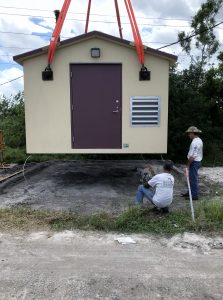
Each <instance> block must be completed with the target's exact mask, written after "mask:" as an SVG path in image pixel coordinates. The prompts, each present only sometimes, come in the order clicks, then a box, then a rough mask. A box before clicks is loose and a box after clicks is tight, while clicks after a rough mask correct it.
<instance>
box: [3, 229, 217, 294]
mask: <svg viewBox="0 0 223 300" xmlns="http://www.w3.org/2000/svg"><path fill="white" fill-rule="evenodd" d="M118 237H123V235H114V234H100V233H96V232H80V231H64V232H60V233H50V232H33V233H31V234H29V235H24V234H21V235H18V234H17V235H13V234H0V257H1V259H0V268H1V273H0V299H1V300H12V299H16V300H17V299H18V300H31V299H35V300H51V299H52V300H61V299H64V300H73V299H78V300H84V299H86V300H93V299H103V300H122V299H123V300H126V299H128V300H144V299H145V300H158V299H163V300H164V299H165V300H179V299H181V300H191V299H193V300H203V299H207V300H221V299H222V295H223V281H222V278H223V259H222V256H223V255H222V254H223V250H222V248H223V244H222V243H223V239H222V238H220V237H215V238H206V237H204V236H200V235H195V234H188V233H186V234H183V235H176V236H174V237H172V238H171V239H167V238H155V237H152V236H145V235H131V236H130V237H131V238H132V239H133V240H134V241H135V242H136V244H127V245H122V244H119V243H118V242H117V241H115V240H116V239H117V238H118Z"/></svg>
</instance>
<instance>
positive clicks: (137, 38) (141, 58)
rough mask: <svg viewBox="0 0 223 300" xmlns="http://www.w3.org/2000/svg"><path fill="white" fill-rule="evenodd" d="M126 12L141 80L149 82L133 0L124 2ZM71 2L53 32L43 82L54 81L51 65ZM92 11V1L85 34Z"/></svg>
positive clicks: (67, 1) (116, 5)
mask: <svg viewBox="0 0 223 300" xmlns="http://www.w3.org/2000/svg"><path fill="white" fill-rule="evenodd" d="M114 2H115V9H116V16H117V22H118V28H119V34H120V37H121V38H123V36H122V28H121V19H120V14H119V7H118V0H114ZM124 2H125V6H126V10H127V13H128V17H129V20H130V24H131V28H132V33H133V37H134V41H135V46H136V51H137V55H138V59H139V62H140V64H141V65H142V68H141V71H140V80H149V79H150V74H149V71H147V68H146V67H145V66H144V47H143V43H142V39H141V36H140V33H139V29H138V25H137V22H136V19H135V15H134V11H133V7H132V4H131V0H124ZM70 3H71V0H65V1H64V4H63V7H62V9H61V12H60V14H59V16H58V18H57V21H56V26H55V29H54V31H53V34H52V37H51V40H50V45H49V49H48V65H47V67H46V69H45V71H43V72H42V79H43V80H53V71H52V70H51V67H50V65H51V64H52V62H53V58H54V54H55V50H56V46H57V43H58V41H59V37H60V32H61V30H62V27H63V23H64V20H65V17H66V14H67V11H68V8H69V6H70ZM90 10H91V0H89V1H88V9H87V18H86V24H85V33H87V32H88V24H89V17H90Z"/></svg>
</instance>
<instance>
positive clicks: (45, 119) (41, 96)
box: [20, 36, 173, 153]
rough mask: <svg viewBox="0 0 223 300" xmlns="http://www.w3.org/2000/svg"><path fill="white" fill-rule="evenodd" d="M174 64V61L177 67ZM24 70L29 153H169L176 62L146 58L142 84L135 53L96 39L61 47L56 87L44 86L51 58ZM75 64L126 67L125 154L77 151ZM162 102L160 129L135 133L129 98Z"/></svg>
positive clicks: (34, 59) (34, 60)
mask: <svg viewBox="0 0 223 300" xmlns="http://www.w3.org/2000/svg"><path fill="white" fill-rule="evenodd" d="M94 47H97V48H100V50H101V57H100V58H97V59H95V58H92V57H91V55H90V49H91V48H94ZM172 62H173V61H172ZM20 63H22V64H23V66H24V94H25V118H26V143H27V152H28V153H166V151H167V126H168V81H169V64H170V63H171V60H170V59H168V58H166V57H162V56H158V55H156V54H152V53H151V54H150V53H145V66H146V67H147V68H148V69H149V70H150V71H151V80H150V81H139V70H140V67H141V66H140V64H139V62H138V59H137V54H136V51H135V49H134V48H133V47H131V46H125V45H122V44H119V43H117V42H113V41H111V40H108V39H105V38H102V37H99V36H93V37H90V38H86V39H82V40H80V41H77V42H74V43H72V44H70V45H65V46H63V47H59V48H58V49H57V51H56V54H55V59H54V62H53V64H52V66H51V67H52V69H53V73H54V80H53V81H43V80H42V77H41V74H42V71H43V70H44V68H45V66H46V65H47V53H46V52H45V53H41V54H38V55H34V56H28V57H26V58H25V59H24V60H22V61H20ZM71 63H121V64H122V144H128V145H129V147H128V148H124V147H123V148H122V149H72V146H71V108H70V69H69V68H70V64H71ZM132 96H159V97H160V126H154V127H132V126H131V125H130V98H131V97H132Z"/></svg>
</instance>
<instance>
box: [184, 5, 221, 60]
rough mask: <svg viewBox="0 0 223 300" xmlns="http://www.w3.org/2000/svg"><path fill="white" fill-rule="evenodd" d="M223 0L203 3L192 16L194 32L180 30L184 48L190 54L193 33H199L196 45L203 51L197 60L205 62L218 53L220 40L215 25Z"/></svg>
mask: <svg viewBox="0 0 223 300" xmlns="http://www.w3.org/2000/svg"><path fill="white" fill-rule="evenodd" d="M222 3H223V0H207V1H206V2H205V3H203V4H202V5H201V8H200V9H199V10H198V12H197V14H196V15H195V16H194V17H193V18H192V22H191V28H192V32H189V33H187V34H186V33H185V32H184V31H183V32H180V33H179V34H178V38H179V40H180V41H181V42H180V44H181V47H182V48H183V50H184V51H185V52H186V53H188V54H190V51H191V48H192V45H191V41H192V39H191V38H190V36H191V35H194V34H197V35H196V37H195V39H196V43H195V47H196V48H197V49H198V50H200V51H201V55H200V56H199V57H198V60H197V62H199V63H200V64H201V66H202V65H203V64H205V63H206V62H207V60H208V59H209V58H210V56H211V55H213V54H214V53H216V51H217V50H218V47H219V42H218V40H217V39H216V36H215V34H214V28H212V27H213V26H214V25H216V21H215V17H216V15H217V13H218V12H219V10H220V8H221V7H222Z"/></svg>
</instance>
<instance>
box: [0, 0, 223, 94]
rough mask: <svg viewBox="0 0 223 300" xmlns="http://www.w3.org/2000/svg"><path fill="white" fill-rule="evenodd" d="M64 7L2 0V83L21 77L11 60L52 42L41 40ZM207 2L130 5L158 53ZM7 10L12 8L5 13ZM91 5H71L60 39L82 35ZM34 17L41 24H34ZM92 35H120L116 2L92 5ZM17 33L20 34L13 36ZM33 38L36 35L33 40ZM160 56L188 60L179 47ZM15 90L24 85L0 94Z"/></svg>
mask: <svg viewBox="0 0 223 300" xmlns="http://www.w3.org/2000/svg"><path fill="white" fill-rule="evenodd" d="M63 2H64V1H63V0H54V1H51V0H49V1H46V0H38V1H28V0H20V1H18V0H10V1H9V0H0V9H1V13H0V17H1V18H0V32H1V34H0V82H4V81H8V80H10V79H13V78H15V77H18V76H19V75H21V74H22V71H21V69H20V67H19V66H18V67H17V66H16V65H10V64H8V65H6V63H12V56H13V55H17V54H20V53H23V52H26V51H29V50H31V49H36V48H39V47H42V46H44V45H46V44H48V43H49V42H48V40H47V37H43V36H42V37H41V36H37V35H38V34H39V35H48V34H49V31H50V28H54V26H55V18H54V13H53V11H54V10H55V9H61V7H62V5H63ZM204 2H205V0H177V1H169V0H160V1H157V0H150V1H148V0H140V1H138V0H132V5H133V8H134V11H135V15H136V19H137V22H138V24H139V30H140V32H141V35H142V40H143V43H144V44H146V45H148V46H150V47H152V48H155V49H156V48H158V47H161V46H164V44H165V43H172V42H175V41H177V40H178V32H179V31H182V30H185V31H189V30H190V27H189V25H190V20H191V18H192V16H194V15H195V13H196V12H197V10H198V9H199V8H200V6H201V4H202V3H204ZM118 3H119V8H120V14H121V21H122V28H123V36H124V38H125V39H127V40H133V36H132V32H131V26H130V24H129V20H128V18H127V12H126V8H125V4H124V1H118ZM3 6H4V7H12V8H3ZM87 6H88V0H82V1H71V4H70V8H69V11H68V14H67V17H66V19H65V22H64V26H63V30H62V32H61V37H62V38H69V37H72V36H74V35H79V34H82V33H84V28H85V19H86V12H87ZM13 7H15V8H20V9H15V8H13ZM21 8H28V9H21ZM31 9H32V10H31ZM12 14H14V15H12ZM19 15H20V16H19ZM32 16H33V17H34V18H38V19H33V18H32ZM222 16H223V8H222V9H221V11H220V13H219V16H218V19H219V20H222ZM167 19H170V20H167ZM182 19H184V20H182ZM181 26H186V27H181ZM222 27H223V26H222ZM91 30H99V31H103V32H105V33H108V34H111V35H115V36H119V32H118V25H117V21H116V13H115V6H114V1H111V0H104V1H101V0H94V1H92V5H91V16H90V23H89V31H91ZM3 32H8V33H3ZM9 32H12V33H9ZM13 32H14V33H17V34H13ZM18 33H20V34H18ZM23 33H26V34H23ZM33 33H35V34H36V35H33ZM216 34H217V36H218V38H219V40H220V42H222V41H223V30H221V29H218V30H216ZM48 39H49V37H48ZM162 51H166V52H169V53H173V54H176V55H180V56H179V62H180V63H182V64H184V61H185V59H186V56H185V54H184V53H182V50H181V48H180V46H179V45H175V46H171V47H168V48H164V49H163V50H162ZM3 68H4V70H3ZM18 74H19V75H18ZM10 76H11V77H10ZM17 89H22V80H18V81H15V82H13V83H11V84H10V85H5V86H2V87H1V90H0V93H2V91H4V93H7V94H10V93H12V92H16V91H17Z"/></svg>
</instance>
